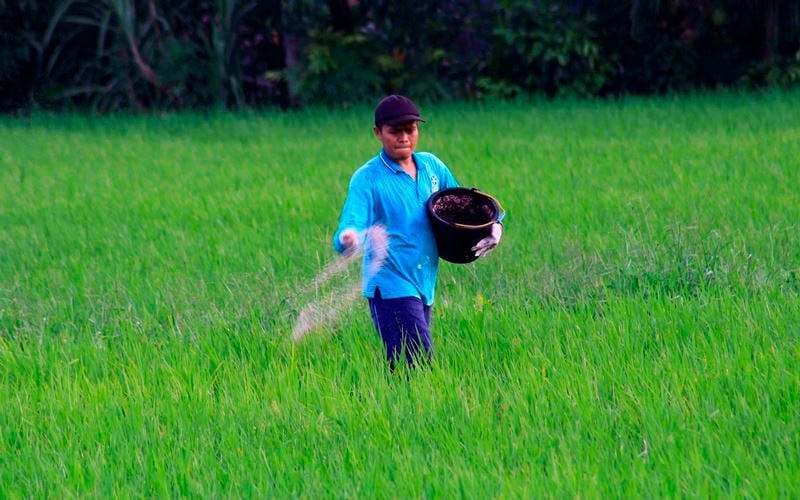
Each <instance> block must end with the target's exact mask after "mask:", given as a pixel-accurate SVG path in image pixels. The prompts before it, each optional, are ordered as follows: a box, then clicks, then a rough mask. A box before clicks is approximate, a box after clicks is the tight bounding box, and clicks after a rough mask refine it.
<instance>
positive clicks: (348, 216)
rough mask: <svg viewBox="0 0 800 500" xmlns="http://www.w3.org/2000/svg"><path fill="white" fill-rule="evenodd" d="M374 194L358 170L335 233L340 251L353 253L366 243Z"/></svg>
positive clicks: (338, 250) (351, 183)
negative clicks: (366, 232) (365, 234)
mask: <svg viewBox="0 0 800 500" xmlns="http://www.w3.org/2000/svg"><path fill="white" fill-rule="evenodd" d="M372 205H373V203H372V195H371V193H370V190H369V189H368V187H367V186H366V185H364V183H363V181H362V180H361V177H360V176H359V175H358V172H356V174H355V175H353V178H352V179H351V181H350V188H349V189H348V191H347V198H346V199H345V201H344V207H343V208H342V214H341V215H340V216H339V227H338V229H337V230H336V233H334V235H333V248H334V250H336V251H337V252H338V253H340V254H342V253H351V252H353V251H355V250H356V249H357V248H358V247H359V246H361V245H362V244H363V243H364V230H365V229H367V228H368V227H370V225H372Z"/></svg>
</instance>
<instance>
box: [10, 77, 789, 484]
mask: <svg viewBox="0 0 800 500" xmlns="http://www.w3.org/2000/svg"><path fill="white" fill-rule="evenodd" d="M422 112H423V115H425V116H426V118H427V119H428V123H426V124H424V125H423V127H422V130H421V134H420V142H419V148H418V150H420V151H430V152H433V153H434V154H436V155H437V156H438V157H439V158H441V159H442V160H443V161H444V162H445V163H446V164H447V165H448V166H449V167H450V169H451V170H452V171H453V173H454V174H455V176H456V177H457V179H458V180H459V182H460V183H461V184H462V185H466V186H477V187H480V188H481V189H483V190H485V191H487V192H489V193H492V194H493V195H495V196H496V197H497V198H498V199H499V200H500V201H501V202H502V203H503V205H504V206H505V208H506V210H507V212H508V215H507V217H506V220H505V231H504V236H503V241H502V242H501V244H500V246H498V248H497V249H496V250H495V251H494V252H493V253H492V254H491V255H489V256H488V257H486V258H485V259H480V260H479V261H477V262H475V263H473V264H470V265H464V266H458V265H454V264H449V263H442V265H441V267H440V273H439V285H438V288H437V301H436V304H435V307H434V312H433V316H434V321H433V337H434V342H435V355H434V361H433V363H432V365H431V366H429V367H425V368H423V369H418V370H407V369H405V367H401V368H400V369H399V370H398V371H397V372H395V373H391V372H390V371H389V370H388V368H387V366H386V364H385V362H384V361H383V355H384V353H383V347H382V344H381V341H380V338H379V337H378V335H377V333H376V332H375V331H374V329H373V326H372V322H371V319H370V317H369V312H368V309H367V306H366V301H365V300H363V299H360V300H357V301H355V302H354V303H350V304H348V303H342V302H341V301H339V302H336V301H335V300H333V299H331V298H336V297H341V296H342V290H345V289H349V288H348V287H351V286H352V285H353V283H354V282H355V280H357V275H358V268H357V263H355V264H354V265H350V266H349V267H347V269H346V270H345V271H344V272H343V273H341V274H339V275H337V276H336V277H334V279H333V280H331V281H330V282H328V283H325V284H323V285H320V286H314V284H313V280H314V278H315V276H317V275H318V274H319V273H320V272H321V271H322V270H323V269H324V268H325V267H326V266H329V265H330V264H331V263H332V262H334V261H335V260H336V259H337V258H338V257H337V256H336V255H335V253H334V252H333V249H332V246H331V236H332V234H333V231H334V230H335V229H336V225H337V220H338V215H339V210H340V208H341V205H342V203H343V201H344V197H345V194H346V190H347V185H348V182H349V179H350V176H351V174H352V173H353V171H354V170H355V169H356V168H358V167H359V166H360V165H362V164H363V163H364V162H365V161H366V160H368V159H369V158H371V157H372V156H373V155H375V154H377V152H378V148H379V143H378V142H377V141H376V140H375V139H374V138H373V137H372V133H371V119H372V110H371V108H369V107H366V106H365V107H360V108H351V109H347V110H336V111H335V110H327V109H305V110H300V111H291V112H287V113H281V112H278V111H275V110H266V111H261V112H252V113H222V112H214V113H210V114H199V113H197V114H165V115H159V114H152V115H148V116H136V115H124V116H122V115H117V116H84V115H76V114H67V115H48V114H44V113H39V114H34V115H33V116H32V117H29V118H11V117H4V118H0V497H3V498H23V497H26V498H27V497H56V498H63V497H85V496H90V497H98V496H99V497H108V496H118V497H152V496H158V497H166V496H170V497H173V496H177V497H189V496H202V497H253V496H255V497H270V498H288V497H304V498H330V497H336V498H339V497H364V498H373V497H375V498H454V497H455V498H458V497H468V498H486V497H499V498H530V497H582V498H583V497H589V498H605V497H633V498H636V497H686V496H688V497H719V496H723V497H753V498H775V497H795V496H796V495H798V492H799V491H800V92H784V93H770V94H738V93H723V94H708V95H693V96H686V97H660V98H629V99H624V100H620V101H552V102H547V101H542V102H539V101H519V102H506V103H503V102H499V103H483V104H464V103H460V104H438V105H429V106H423V107H422ZM327 300H331V301H330V302H326V301H327ZM312 302H316V303H320V304H330V307H331V308H336V310H335V312H336V314H335V316H336V318H335V320H334V321H330V322H327V323H325V324H323V325H322V326H320V327H319V328H317V329H316V330H314V331H313V332H311V333H310V334H309V335H308V336H307V338H306V339H305V340H304V341H303V342H300V343H293V342H292V341H291V340H290V337H291V332H292V328H293V325H294V322H295V319H296V318H297V315H298V314H299V312H300V310H301V309H302V308H303V307H304V306H305V305H307V304H309V303H312Z"/></svg>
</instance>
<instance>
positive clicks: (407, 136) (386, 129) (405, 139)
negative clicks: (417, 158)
mask: <svg viewBox="0 0 800 500" xmlns="http://www.w3.org/2000/svg"><path fill="white" fill-rule="evenodd" d="M375 137H376V138H377V139H378V140H379V141H381V144H383V149H384V150H385V151H386V154H388V155H389V157H390V158H391V159H392V160H395V161H398V160H406V159H408V158H410V157H411V153H413V152H414V150H415V149H417V139H418V138H419V129H418V128H417V122H408V123H403V124H400V125H381V126H380V127H375Z"/></svg>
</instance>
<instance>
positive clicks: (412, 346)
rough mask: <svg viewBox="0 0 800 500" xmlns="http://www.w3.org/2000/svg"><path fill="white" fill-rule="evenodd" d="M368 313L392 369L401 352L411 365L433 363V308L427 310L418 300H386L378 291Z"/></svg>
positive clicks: (407, 298)
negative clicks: (422, 362)
mask: <svg viewBox="0 0 800 500" xmlns="http://www.w3.org/2000/svg"><path fill="white" fill-rule="evenodd" d="M369 310H370V312H371V313H372V321H373V322H374V323H375V328H376V329H377V330H378V333H380V334H381V338H382V339H383V344H384V345H385V346H386V359H387V360H388V361H389V364H390V366H391V367H392V368H394V365H395V363H396V362H397V359H398V358H399V357H400V355H401V353H402V352H405V356H406V361H407V362H408V364H409V365H413V364H417V363H419V362H421V361H422V360H423V359H424V361H426V362H427V361H430V359H431V355H432V354H433V340H432V339H431V306H426V305H425V304H423V303H422V301H421V300H420V299H418V298H417V297H402V298H399V299H383V298H381V292H380V290H378V289H376V290H375V298H373V299H369Z"/></svg>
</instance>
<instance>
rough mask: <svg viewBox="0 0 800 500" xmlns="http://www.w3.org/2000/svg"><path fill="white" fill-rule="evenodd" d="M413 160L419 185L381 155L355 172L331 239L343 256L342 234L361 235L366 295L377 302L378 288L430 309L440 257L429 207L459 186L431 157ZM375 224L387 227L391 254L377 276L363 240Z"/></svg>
mask: <svg viewBox="0 0 800 500" xmlns="http://www.w3.org/2000/svg"><path fill="white" fill-rule="evenodd" d="M413 158H414V162H415V163H416V165H417V180H416V181H414V179H413V178H412V177H411V176H410V175H408V174H407V173H406V172H405V171H404V170H403V169H402V168H401V167H400V166H399V165H398V164H397V163H395V162H393V161H392V160H391V159H390V158H389V156H388V155H387V154H386V153H385V152H384V151H383V150H381V152H380V153H379V154H378V155H377V156H376V157H375V158H373V159H371V160H370V161H368V162H367V163H366V164H364V166H362V167H361V168H359V169H358V170H356V172H355V173H354V174H353V177H352V179H350V188H349V190H348V192H347V199H346V200H345V202H344V208H342V215H341V217H339V228H338V229H337V230H336V233H335V234H334V235H333V247H334V248H335V249H336V251H337V252H339V253H341V252H343V251H344V248H343V247H342V245H341V243H340V242H339V234H341V232H342V231H344V230H345V229H348V228H352V229H355V230H356V231H359V234H361V235H362V243H365V252H364V263H363V268H362V278H363V289H364V296H365V297H369V298H373V297H374V296H375V288H380V291H381V297H382V298H384V299H394V298H400V297H419V298H420V299H421V300H422V302H423V303H425V304H426V305H430V304H432V303H433V296H434V292H435V289H436V275H437V274H438V271H439V253H438V251H437V249H436V241H435V240H434V237H433V230H432V229H431V225H430V222H429V221H428V215H427V213H426V211H425V203H426V202H427V201H428V198H429V197H430V195H431V194H432V193H435V192H436V191H438V190H440V189H447V188H453V187H458V182H456V179H455V177H453V174H451V173H450V170H449V169H448V168H447V166H445V164H444V163H442V161H441V160H439V158H437V157H435V156H434V155H432V154H431V153H414V154H413ZM375 224H381V225H383V226H384V227H385V228H386V232H387V234H388V236H389V250H388V253H387V255H386V258H385V260H384V262H383V266H382V267H381V268H380V270H379V271H377V272H376V273H373V272H371V271H370V270H371V263H372V260H373V258H374V256H373V253H372V252H371V251H370V248H369V242H368V241H367V242H364V240H363V231H364V230H365V229H367V228H369V227H371V226H373V225H375ZM370 274H372V276H370Z"/></svg>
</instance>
